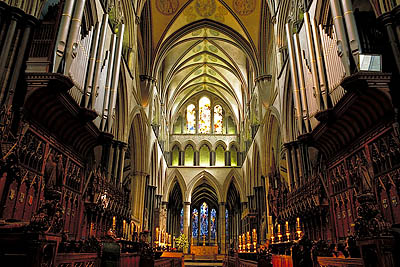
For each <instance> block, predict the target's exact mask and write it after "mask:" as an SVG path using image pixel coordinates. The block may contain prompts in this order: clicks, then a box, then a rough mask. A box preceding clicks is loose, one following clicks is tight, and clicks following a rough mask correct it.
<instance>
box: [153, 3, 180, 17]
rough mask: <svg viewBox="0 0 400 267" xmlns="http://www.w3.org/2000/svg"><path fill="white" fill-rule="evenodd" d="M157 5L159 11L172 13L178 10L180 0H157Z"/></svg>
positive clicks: (166, 13) (167, 13) (165, 13)
mask: <svg viewBox="0 0 400 267" xmlns="http://www.w3.org/2000/svg"><path fill="white" fill-rule="evenodd" d="M156 7H157V9H158V11H159V12H160V13H161V14H163V15H167V16H168V15H172V14H175V12H176V11H177V10H178V7H179V1H178V0H157V1H156Z"/></svg>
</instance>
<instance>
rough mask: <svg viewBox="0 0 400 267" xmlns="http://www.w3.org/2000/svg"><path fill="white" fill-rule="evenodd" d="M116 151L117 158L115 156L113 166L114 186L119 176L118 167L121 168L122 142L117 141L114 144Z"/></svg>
mask: <svg viewBox="0 0 400 267" xmlns="http://www.w3.org/2000/svg"><path fill="white" fill-rule="evenodd" d="M114 151H115V154H114V155H115V156H114V163H113V166H112V179H113V181H112V183H113V184H117V179H118V178H117V174H118V167H119V156H120V152H121V146H120V142H119V141H116V142H115V143H114Z"/></svg>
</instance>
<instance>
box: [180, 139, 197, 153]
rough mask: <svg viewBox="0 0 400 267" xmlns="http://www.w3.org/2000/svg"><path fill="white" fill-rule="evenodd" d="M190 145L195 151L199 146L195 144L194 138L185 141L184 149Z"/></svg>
mask: <svg viewBox="0 0 400 267" xmlns="http://www.w3.org/2000/svg"><path fill="white" fill-rule="evenodd" d="M188 145H191V146H192V147H193V150H194V151H196V150H197V149H198V148H197V146H196V144H195V142H193V140H187V141H186V142H185V143H183V145H182V151H184V150H185V149H186V147H187V146H188Z"/></svg>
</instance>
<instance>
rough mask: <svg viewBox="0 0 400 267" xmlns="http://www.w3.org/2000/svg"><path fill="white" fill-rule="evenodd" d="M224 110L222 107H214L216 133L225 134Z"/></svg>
mask: <svg viewBox="0 0 400 267" xmlns="http://www.w3.org/2000/svg"><path fill="white" fill-rule="evenodd" d="M222 113H223V109H222V107H221V105H216V106H215V107H214V133H216V134H222V133H223V114H222Z"/></svg>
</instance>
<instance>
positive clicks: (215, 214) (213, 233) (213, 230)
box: [210, 209, 217, 239]
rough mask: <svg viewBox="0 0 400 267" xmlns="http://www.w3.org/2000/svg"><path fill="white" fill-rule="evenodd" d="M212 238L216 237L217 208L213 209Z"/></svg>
mask: <svg viewBox="0 0 400 267" xmlns="http://www.w3.org/2000/svg"><path fill="white" fill-rule="evenodd" d="M210 226H211V238H212V239H215V236H216V233H217V211H216V210H215V209H212V210H211V225H210Z"/></svg>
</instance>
